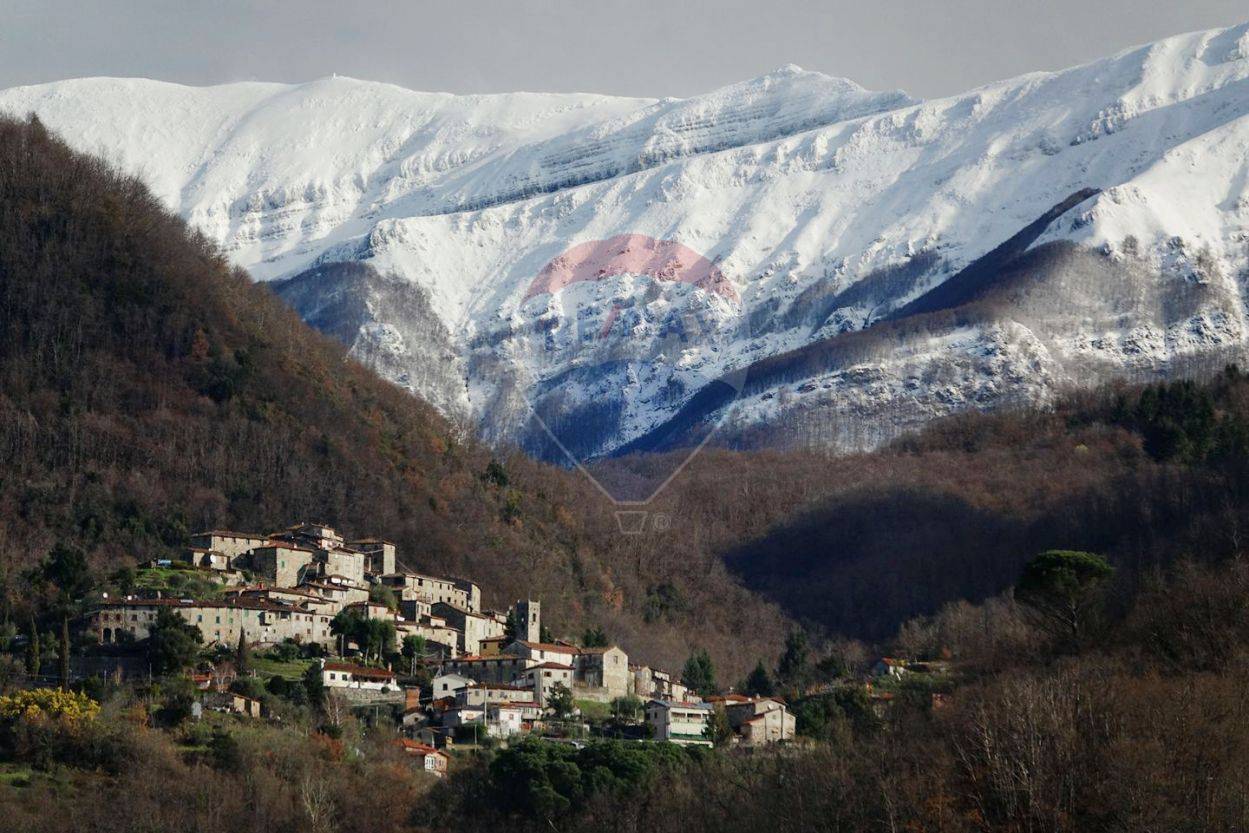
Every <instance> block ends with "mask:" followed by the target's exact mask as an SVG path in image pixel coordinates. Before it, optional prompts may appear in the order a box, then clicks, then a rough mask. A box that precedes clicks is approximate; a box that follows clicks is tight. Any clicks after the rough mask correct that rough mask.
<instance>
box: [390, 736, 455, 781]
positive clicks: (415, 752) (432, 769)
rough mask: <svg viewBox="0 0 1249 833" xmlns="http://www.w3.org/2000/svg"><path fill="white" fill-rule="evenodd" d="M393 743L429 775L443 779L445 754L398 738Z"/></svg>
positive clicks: (445, 762) (445, 772) (445, 771)
mask: <svg viewBox="0 0 1249 833" xmlns="http://www.w3.org/2000/svg"><path fill="white" fill-rule="evenodd" d="M395 743H396V744H397V745H398V746H400V747H401V748H402V749H403V751H404V752H406V753H407V754H408V756H409V757H411V758H412V759H413V760H415V761H417V762H418V763H419V764H420V766H421V768H422V769H424V770H425V771H426V772H428V773H429V774H430V775H435V776H437V777H439V778H445V777H446V774H447V753H445V752H443V751H441V750H439V749H435V748H434V747H432V746H428V745H426V744H424V743H419V742H417V741H414V740H409V739H408V738H399V739H398V740H397V741H395Z"/></svg>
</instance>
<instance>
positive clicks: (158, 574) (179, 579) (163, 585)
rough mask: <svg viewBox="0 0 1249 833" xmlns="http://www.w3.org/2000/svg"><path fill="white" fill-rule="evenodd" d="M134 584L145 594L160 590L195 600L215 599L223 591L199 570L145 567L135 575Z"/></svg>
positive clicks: (221, 587) (222, 587) (218, 584)
mask: <svg viewBox="0 0 1249 833" xmlns="http://www.w3.org/2000/svg"><path fill="white" fill-rule="evenodd" d="M134 584H135V588H136V589H138V590H142V591H146V592H152V591H156V590H160V591H162V592H164V593H168V594H171V595H181V596H188V597H192V598H196V599H204V598H216V597H218V596H220V595H221V593H222V591H223V590H224V589H225V586H224V585H222V584H221V583H220V582H218V581H216V580H215V579H213V578H211V577H209V576H208V575H206V574H205V573H204V572H203V571H201V570H190V569H180V568H178V567H145V568H143V569H141V570H138V571H137V572H136V573H135V581H134Z"/></svg>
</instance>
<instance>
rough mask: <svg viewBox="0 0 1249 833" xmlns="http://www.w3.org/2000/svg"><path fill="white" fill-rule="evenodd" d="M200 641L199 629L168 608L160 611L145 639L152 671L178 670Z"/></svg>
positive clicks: (196, 649) (191, 657) (191, 656)
mask: <svg viewBox="0 0 1249 833" xmlns="http://www.w3.org/2000/svg"><path fill="white" fill-rule="evenodd" d="M203 642H204V637H203V636H202V635H201V634H200V630H199V628H197V627H195V626H194V625H192V624H191V623H190V622H187V621H186V620H185V619H183V618H182V617H181V616H179V615H178V614H177V613H174V612H173V611H172V610H167V609H163V610H161V611H160V612H159V613H157V614H156V621H155V622H153V623H152V627H151V630H150V631H149V636H148V639H147V655H148V661H149V662H150V663H151V664H152V671H153V672H155V673H157V674H173V673H176V672H178V671H181V670H182V669H183V668H185V667H186V666H188V665H190V664H191V663H192V662H193V661H194V660H195V657H196V655H197V654H198V653H199V649H200V645H201V644H203Z"/></svg>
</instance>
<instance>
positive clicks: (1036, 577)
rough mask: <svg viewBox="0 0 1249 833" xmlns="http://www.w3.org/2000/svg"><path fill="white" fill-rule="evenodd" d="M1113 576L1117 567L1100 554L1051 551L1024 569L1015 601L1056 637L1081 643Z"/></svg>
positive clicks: (1029, 563)
mask: <svg viewBox="0 0 1249 833" xmlns="http://www.w3.org/2000/svg"><path fill="white" fill-rule="evenodd" d="M1112 575H1114V567H1112V566H1110V564H1109V562H1107V561H1106V559H1105V558H1103V557H1102V556H1100V555H1096V554H1094V553H1091V552H1080V551H1077V550H1047V551H1045V552H1043V553H1041V554H1040V555H1038V556H1037V557H1036V558H1034V559H1032V560H1031V561H1029V562H1028V563H1027V564H1026V565H1025V566H1024V569H1023V575H1021V576H1020V578H1019V583H1018V584H1016V585H1015V598H1016V599H1018V600H1019V601H1020V602H1022V603H1023V604H1025V605H1027V606H1028V608H1030V609H1031V610H1033V611H1034V612H1035V613H1036V614H1037V618H1038V619H1039V621H1040V622H1041V623H1042V624H1043V625H1045V626H1046V627H1047V628H1048V629H1049V630H1050V631H1051V632H1053V633H1054V634H1055V635H1057V636H1059V637H1061V638H1064V639H1069V640H1071V641H1073V642H1074V641H1079V640H1080V639H1081V638H1082V637H1083V635H1084V632H1085V630H1086V628H1087V626H1088V624H1089V619H1090V617H1091V615H1092V614H1093V612H1094V610H1095V608H1096V606H1097V604H1098V603H1099V602H1100V600H1101V593H1100V591H1101V588H1102V585H1103V584H1104V583H1105V582H1106V580H1107V579H1109V578H1110V577H1111V576H1112Z"/></svg>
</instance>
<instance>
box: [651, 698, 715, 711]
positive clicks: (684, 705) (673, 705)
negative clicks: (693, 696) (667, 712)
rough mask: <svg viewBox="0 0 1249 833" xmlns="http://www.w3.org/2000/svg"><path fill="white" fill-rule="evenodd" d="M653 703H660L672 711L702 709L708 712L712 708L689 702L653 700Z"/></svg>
mask: <svg viewBox="0 0 1249 833" xmlns="http://www.w3.org/2000/svg"><path fill="white" fill-rule="evenodd" d="M651 702H652V703H658V704H659V705H661V706H665V707H667V708H670V709H700V710H706V709H710V708H711V704H710V703H691V702H688V701H677V700H651Z"/></svg>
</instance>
